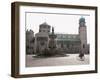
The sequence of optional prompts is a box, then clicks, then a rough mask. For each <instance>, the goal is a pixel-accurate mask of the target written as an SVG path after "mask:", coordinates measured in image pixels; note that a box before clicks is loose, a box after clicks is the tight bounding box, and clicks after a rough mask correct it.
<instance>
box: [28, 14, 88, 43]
mask: <svg viewBox="0 0 100 80" xmlns="http://www.w3.org/2000/svg"><path fill="white" fill-rule="evenodd" d="M81 17H84V18H85V21H86V26H87V39H88V40H87V41H88V43H89V35H90V31H89V30H90V20H89V18H90V16H86V15H71V14H70V15H69V14H66V15H64V14H44V13H26V29H28V30H29V29H32V30H33V31H34V33H37V32H38V31H39V25H40V24H42V23H44V22H46V23H47V24H49V25H51V26H53V27H54V29H55V33H66V34H78V28H79V19H80V18H81Z"/></svg>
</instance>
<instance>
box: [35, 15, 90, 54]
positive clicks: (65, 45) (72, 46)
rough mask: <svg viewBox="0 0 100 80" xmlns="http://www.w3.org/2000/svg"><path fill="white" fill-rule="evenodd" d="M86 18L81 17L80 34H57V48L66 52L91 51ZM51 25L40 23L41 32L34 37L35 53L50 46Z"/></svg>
mask: <svg viewBox="0 0 100 80" xmlns="http://www.w3.org/2000/svg"><path fill="white" fill-rule="evenodd" d="M85 23H86V22H85V18H83V17H82V18H80V19H79V28H78V31H79V33H78V34H57V33H56V32H55V35H56V36H57V37H56V39H55V40H56V48H57V49H58V50H60V51H62V52H65V53H79V52H80V51H84V53H89V45H88V44H87V26H86V24H85ZM50 30H51V26H50V25H48V24H47V23H46V22H44V23H42V24H40V25H39V32H38V33H36V34H35V37H34V53H41V52H42V51H43V50H44V49H48V48H49V40H50V38H49V34H50V33H51V32H50Z"/></svg>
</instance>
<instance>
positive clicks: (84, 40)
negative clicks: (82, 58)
mask: <svg viewBox="0 0 100 80" xmlns="http://www.w3.org/2000/svg"><path fill="white" fill-rule="evenodd" d="M79 37H80V40H81V49H82V50H86V47H87V29H86V22H85V18H84V17H81V18H80V19H79Z"/></svg>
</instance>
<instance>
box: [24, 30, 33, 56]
mask: <svg viewBox="0 0 100 80" xmlns="http://www.w3.org/2000/svg"><path fill="white" fill-rule="evenodd" d="M33 53H34V32H33V31H32V30H27V31H26V54H33Z"/></svg>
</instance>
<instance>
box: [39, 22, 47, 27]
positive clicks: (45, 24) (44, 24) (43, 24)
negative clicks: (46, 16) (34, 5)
mask: <svg viewBox="0 0 100 80" xmlns="http://www.w3.org/2000/svg"><path fill="white" fill-rule="evenodd" d="M40 26H49V25H48V24H47V23H46V22H44V23H42V24H40Z"/></svg>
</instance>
